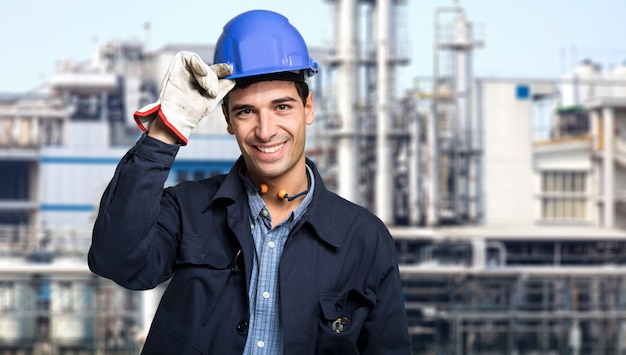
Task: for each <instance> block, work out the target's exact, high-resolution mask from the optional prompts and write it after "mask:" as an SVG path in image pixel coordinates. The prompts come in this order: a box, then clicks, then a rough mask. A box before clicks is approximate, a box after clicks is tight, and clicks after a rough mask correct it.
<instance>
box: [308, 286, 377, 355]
mask: <svg viewBox="0 0 626 355" xmlns="http://www.w3.org/2000/svg"><path fill="white" fill-rule="evenodd" d="M319 301H320V310H321V314H320V319H319V329H318V339H317V345H318V352H321V353H325V351H326V350H332V351H334V352H336V351H338V350H339V349H341V350H342V351H343V352H341V353H342V354H343V353H345V354H352V353H358V349H357V341H358V337H359V335H360V333H361V329H362V328H363V323H364V322H365V319H366V318H367V315H368V314H369V311H370V309H371V308H372V307H373V306H374V304H375V302H376V299H375V297H373V296H369V295H365V294H364V293H362V292H361V291H359V290H356V289H351V290H348V291H347V292H320V293H319ZM334 352H333V353H334Z"/></svg>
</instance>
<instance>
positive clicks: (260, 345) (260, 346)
mask: <svg viewBox="0 0 626 355" xmlns="http://www.w3.org/2000/svg"><path fill="white" fill-rule="evenodd" d="M256 346H258V347H259V348H262V347H264V346H265V343H264V342H263V341H258V342H257V343H256Z"/></svg>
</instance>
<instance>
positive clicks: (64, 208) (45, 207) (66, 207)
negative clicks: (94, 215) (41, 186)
mask: <svg viewBox="0 0 626 355" xmlns="http://www.w3.org/2000/svg"><path fill="white" fill-rule="evenodd" d="M41 210H42V211H54V212H92V211H93V210H94V206H93V205H78V204H50V203H45V204H42V205H41Z"/></svg>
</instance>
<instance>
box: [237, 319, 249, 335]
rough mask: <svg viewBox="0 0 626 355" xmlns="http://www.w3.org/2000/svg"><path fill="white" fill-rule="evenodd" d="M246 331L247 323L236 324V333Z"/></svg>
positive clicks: (244, 321) (245, 321)
mask: <svg viewBox="0 0 626 355" xmlns="http://www.w3.org/2000/svg"><path fill="white" fill-rule="evenodd" d="M247 329H248V321H247V320H242V321H241V322H239V323H237V331H238V332H245V331H246V330H247Z"/></svg>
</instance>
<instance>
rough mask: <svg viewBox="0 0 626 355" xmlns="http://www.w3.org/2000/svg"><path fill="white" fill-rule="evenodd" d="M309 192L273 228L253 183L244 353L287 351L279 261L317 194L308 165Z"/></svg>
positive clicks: (278, 354) (271, 353) (267, 211)
mask: <svg viewBox="0 0 626 355" xmlns="http://www.w3.org/2000/svg"><path fill="white" fill-rule="evenodd" d="M306 169H307V175H308V178H309V192H308V193H307V194H306V195H305V198H304V200H303V201H302V203H301V204H300V205H299V206H298V207H296V209H295V210H293V211H292V212H291V214H290V215H289V217H287V218H286V219H285V220H284V221H282V222H281V223H280V224H278V225H277V226H276V227H274V228H272V216H271V215H270V213H269V210H268V209H267V207H266V206H265V203H264V202H263V199H262V198H261V196H260V195H259V194H258V192H257V190H256V189H254V188H253V187H252V184H246V185H249V188H248V189H247V192H248V204H249V206H250V228H251V231H252V238H253V239H254V249H255V254H254V258H253V260H254V262H253V264H252V275H251V279H250V290H249V293H248V301H249V302H250V320H249V324H250V328H249V332H248V339H247V341H246V347H245V349H244V352H243V353H244V354H254V355H262V354H263V355H265V354H267V355H280V354H283V344H284V342H283V331H282V324H281V316H280V295H279V291H278V290H279V288H278V263H279V261H280V256H281V254H282V252H283V248H284V247H285V242H286V241H287V237H288V236H289V232H291V229H292V228H293V226H295V225H296V223H298V221H299V220H300V218H302V216H303V215H304V213H305V212H306V209H307V206H308V205H309V203H310V202H311V199H312V196H313V188H314V185H315V181H314V178H313V172H312V171H311V169H310V168H309V167H308V166H307V167H306Z"/></svg>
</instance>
